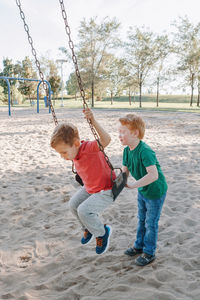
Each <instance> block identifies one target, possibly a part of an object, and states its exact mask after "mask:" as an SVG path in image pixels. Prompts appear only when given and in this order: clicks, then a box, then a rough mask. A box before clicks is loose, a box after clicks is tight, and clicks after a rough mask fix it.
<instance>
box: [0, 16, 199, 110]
mask: <svg viewBox="0 0 200 300" xmlns="http://www.w3.org/2000/svg"><path fill="white" fill-rule="evenodd" d="M120 26H121V24H120V23H119V22H118V21H117V20H116V19H115V18H114V19H109V18H108V17H106V18H105V19H103V20H102V21H101V22H100V23H98V22H97V18H91V19H90V20H86V19H83V20H82V21H81V23H80V26H79V29H78V43H77V45H76V46H75V53H76V55H77V60H78V65H79V71H80V74H81V78H82V81H83V86H84V90H85V94H86V96H87V97H88V98H90V99H91V103H92V106H94V100H95V98H96V99H97V100H101V99H102V98H103V97H105V96H108V95H109V97H110V101H111V103H113V99H114V97H115V96H120V95H122V93H124V92H126V94H127V95H128V96H129V102H130V104H131V98H132V97H134V96H135V95H136V94H137V95H138V96H139V104H140V107H142V94H143V90H144V86H145V87H146V88H148V90H149V92H151V91H152V90H154V91H156V102H157V106H158V104H159V94H160V89H161V87H162V88H163V87H164V86H165V87H167V86H170V85H173V86H174V87H175V88H176V89H177V88H182V91H183V92H185V91H186V88H189V89H190V106H192V105H193V102H194V92H195V91H196V94H197V101H196V103H197V106H199V99H200V71H199V70H200V23H198V24H196V25H194V24H192V23H191V22H190V20H189V19H188V17H187V16H185V17H179V18H178V19H177V20H175V21H174V23H173V24H172V25H171V26H172V27H173V31H172V33H170V34H169V33H168V34H167V33H163V34H156V33H154V32H152V31H151V30H149V29H148V28H145V27H144V26H142V27H140V28H139V27H130V28H129V30H128V31H127V35H126V38H125V40H123V39H122V38H121V37H120V33H119V30H120ZM60 50H61V51H62V53H63V55H64V56H65V58H66V60H68V62H69V63H70V62H72V60H71V58H70V57H71V53H70V50H69V49H66V48H64V47H61V48H60ZM42 62H43V63H42V67H43V69H44V73H45V75H46V79H47V80H48V81H49V82H50V84H51V87H52V90H53V92H54V93H55V94H58V92H59V89H60V86H61V78H60V76H59V75H58V69H57V66H56V64H55V62H54V61H53V60H47V59H46V61H45V58H43V60H42ZM3 64H4V69H3V71H2V72H1V73H0V75H1V76H2V74H4V76H8V75H9V76H10V74H16V75H17V76H22V75H23V77H26V78H30V77H33V76H34V77H35V76H36V74H35V73H34V72H35V68H34V67H33V64H32V62H31V60H30V59H29V58H28V57H26V58H25V59H24V61H22V62H21V63H19V62H18V63H17V64H14V65H13V64H12V62H11V60H9V59H5V60H4V62H3ZM12 84H13V85H15V84H16V83H14V82H13V83H12ZM0 85H1V86H2V87H3V89H4V90H3V92H4V94H5V93H6V86H5V83H4V84H3V83H2V82H0ZM32 86H34V83H23V82H22V83H20V84H19V87H18V90H19V91H20V92H21V94H23V95H28V96H29V97H31V93H32V92H31V91H33V88H32ZM66 89H67V92H68V94H70V95H75V97H77V96H79V87H78V83H77V79H76V72H72V73H71V74H70V76H69V79H68V80H67V82H66Z"/></svg>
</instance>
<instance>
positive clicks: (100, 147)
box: [59, 0, 114, 170]
mask: <svg viewBox="0 0 200 300" xmlns="http://www.w3.org/2000/svg"><path fill="white" fill-rule="evenodd" d="M59 2H60V6H61V12H62V17H63V20H64V23H65V31H66V34H67V36H68V39H69V41H68V43H69V48H70V49H71V52H72V60H73V63H74V67H75V73H76V77H77V80H78V85H79V89H80V94H81V97H82V100H83V108H84V109H85V108H88V105H87V102H86V100H85V91H84V88H83V84H82V79H81V75H80V72H79V68H78V62H77V57H76V55H75V52H74V44H73V41H72V39H71V30H70V27H69V24H68V21H67V14H66V11H65V6H64V2H63V0H59ZM87 122H88V124H89V126H90V129H91V131H92V133H93V135H94V137H95V140H96V141H97V143H98V145H99V149H100V151H101V152H102V153H103V155H104V156H105V159H106V162H107V164H108V166H109V167H110V168H111V170H114V168H113V166H112V164H111V162H110V160H109V158H108V156H107V155H106V153H105V152H104V148H103V146H102V145H101V143H100V141H99V136H98V134H97V132H96V129H95V128H94V126H93V125H92V123H91V121H90V120H88V119H87Z"/></svg>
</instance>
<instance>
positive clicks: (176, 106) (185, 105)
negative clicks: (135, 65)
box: [1, 95, 200, 112]
mask: <svg viewBox="0 0 200 300" xmlns="http://www.w3.org/2000/svg"><path fill="white" fill-rule="evenodd" d="M132 101H133V99H132ZM35 103H36V102H35ZM52 103H53V105H54V107H55V108H59V107H60V106H61V100H60V99H59V100H56V101H55V104H54V101H52ZM63 103H64V107H66V108H82V100H81V99H78V100H75V99H69V98H66V99H64V101H63ZM88 105H89V106H90V102H88ZM1 106H5V105H1ZM14 107H26V108H28V107H30V103H29V101H28V100H27V101H26V102H25V103H24V104H22V105H15V106H14ZM94 107H95V108H97V109H102V108H104V109H106V108H107V109H130V110H155V111H184V112H200V107H197V104H196V100H195V103H194V104H193V106H190V96H182V95H166V96H160V100H159V107H157V106H156V97H155V95H148V96H146V95H145V96H143V97H142V108H140V107H139V102H138V97H135V102H132V104H131V105H130V104H129V100H128V97H115V98H114V101H113V104H111V101H110V98H105V99H103V100H102V101H95V104H94ZM34 108H35V109H36V104H35V106H34ZM40 108H44V101H43V100H40Z"/></svg>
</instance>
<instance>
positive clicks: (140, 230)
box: [134, 192, 146, 249]
mask: <svg viewBox="0 0 200 300" xmlns="http://www.w3.org/2000/svg"><path fill="white" fill-rule="evenodd" d="M145 218H146V205H145V201H144V199H143V196H142V194H141V193H140V192H139V193H138V224H137V234H136V241H135V243H134V248H136V249H143V246H144V236H145V231H146V230H145Z"/></svg>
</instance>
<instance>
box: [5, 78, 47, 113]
mask: <svg viewBox="0 0 200 300" xmlns="http://www.w3.org/2000/svg"><path fill="white" fill-rule="evenodd" d="M0 79H2V80H5V81H6V83H7V86H8V115H9V116H11V97H10V80H21V81H36V82H38V85H37V113H39V88H40V84H41V83H42V80H39V79H29V78H16V77H6V76H0ZM44 82H45V83H46V84H47V86H48V91H49V93H48V95H49V99H47V96H45V97H44V104H45V107H49V113H50V112H51V106H50V105H49V100H50V97H51V94H52V91H51V85H50V83H49V82H48V81H47V80H44Z"/></svg>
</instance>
